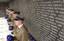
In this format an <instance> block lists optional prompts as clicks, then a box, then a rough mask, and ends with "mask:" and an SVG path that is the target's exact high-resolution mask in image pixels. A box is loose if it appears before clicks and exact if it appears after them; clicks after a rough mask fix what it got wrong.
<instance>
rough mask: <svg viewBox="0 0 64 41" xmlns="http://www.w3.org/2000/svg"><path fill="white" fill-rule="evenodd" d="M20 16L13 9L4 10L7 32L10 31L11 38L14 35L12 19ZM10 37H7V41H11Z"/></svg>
mask: <svg viewBox="0 0 64 41" xmlns="http://www.w3.org/2000/svg"><path fill="white" fill-rule="evenodd" d="M19 14H20V12H18V11H15V10H13V9H6V15H7V20H8V24H9V30H10V31H11V32H10V33H11V34H12V36H13V35H14V29H15V26H14V23H13V21H14V19H15V18H16V17H17V16H18V15H19ZM12 36H11V35H8V36H7V39H8V41H13V39H12V38H13V37H12Z"/></svg>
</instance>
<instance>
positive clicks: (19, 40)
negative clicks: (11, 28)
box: [14, 17, 29, 41]
mask: <svg viewBox="0 0 64 41" xmlns="http://www.w3.org/2000/svg"><path fill="white" fill-rule="evenodd" d="M14 24H15V25H16V30H15V34H16V35H15V37H16V41H28V39H29V38H28V30H27V28H26V27H25V25H24V18H20V17H17V18H16V19H14Z"/></svg>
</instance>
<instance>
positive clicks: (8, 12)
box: [6, 9, 14, 15]
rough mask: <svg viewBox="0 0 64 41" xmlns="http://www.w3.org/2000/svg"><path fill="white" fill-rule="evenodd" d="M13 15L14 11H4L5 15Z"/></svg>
mask: <svg viewBox="0 0 64 41" xmlns="http://www.w3.org/2000/svg"><path fill="white" fill-rule="evenodd" d="M13 13H14V11H10V10H8V9H6V14H7V15H12V14H13Z"/></svg>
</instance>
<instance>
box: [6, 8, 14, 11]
mask: <svg viewBox="0 0 64 41" xmlns="http://www.w3.org/2000/svg"><path fill="white" fill-rule="evenodd" d="M7 9H8V10H10V11H15V10H14V9H10V8H7Z"/></svg>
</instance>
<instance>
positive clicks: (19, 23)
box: [14, 20, 23, 26]
mask: <svg viewBox="0 0 64 41" xmlns="http://www.w3.org/2000/svg"><path fill="white" fill-rule="evenodd" d="M14 24H15V25H16V26H19V25H21V24H23V21H21V20H17V21H14Z"/></svg>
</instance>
